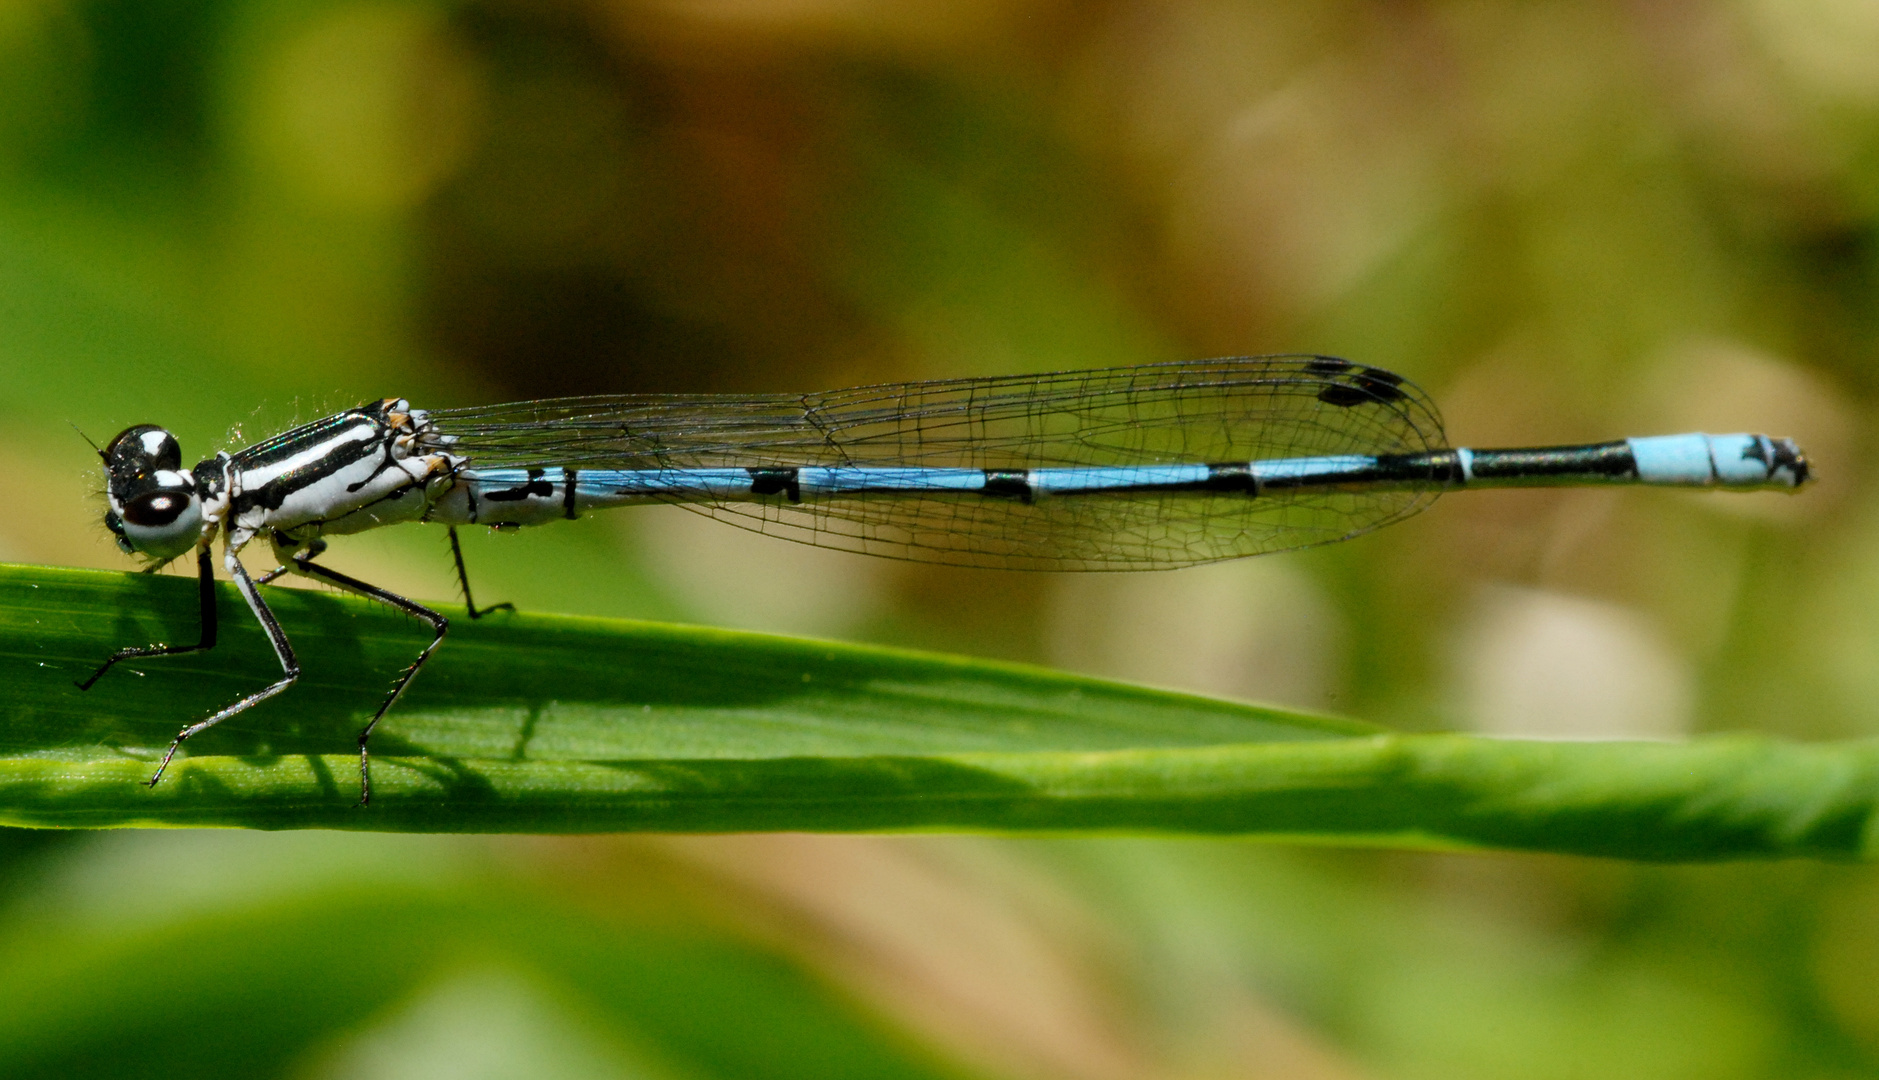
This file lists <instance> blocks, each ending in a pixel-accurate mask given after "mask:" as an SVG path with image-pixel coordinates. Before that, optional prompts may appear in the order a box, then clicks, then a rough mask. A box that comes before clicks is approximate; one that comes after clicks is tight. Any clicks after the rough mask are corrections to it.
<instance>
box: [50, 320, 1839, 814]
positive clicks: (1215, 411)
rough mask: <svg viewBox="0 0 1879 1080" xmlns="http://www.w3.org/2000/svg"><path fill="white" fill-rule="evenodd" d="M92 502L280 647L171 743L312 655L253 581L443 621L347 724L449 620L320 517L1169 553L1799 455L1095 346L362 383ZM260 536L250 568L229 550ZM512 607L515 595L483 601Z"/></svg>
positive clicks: (1774, 471)
mask: <svg viewBox="0 0 1879 1080" xmlns="http://www.w3.org/2000/svg"><path fill="white" fill-rule="evenodd" d="M100 454H101V456H102V457H103V459H104V471H105V478H106V482H107V495H108V500H109V502H110V511H109V512H108V513H107V514H106V515H105V525H106V526H107V527H108V528H109V529H110V530H111V531H112V532H113V533H115V534H116V536H117V541H118V546H119V547H121V548H123V549H124V551H126V552H127V553H131V554H135V555H140V556H143V557H144V558H146V559H147V560H149V562H150V567H149V568H150V569H156V568H157V567H160V566H162V565H163V564H165V563H168V562H170V561H171V560H173V559H177V558H180V557H181V556H183V555H185V554H187V553H189V552H190V551H192V550H193V551H194V552H195V553H196V563H197V572H198V577H199V583H200V594H199V595H200V602H201V612H202V615H201V620H202V621H201V627H202V629H201V636H200V639H199V640H198V641H196V642H195V643H194V644H188V645H166V644H155V645H147V646H138V647H133V648H125V649H120V650H119V651H118V652H116V653H114V654H112V655H111V656H110V657H109V658H108V659H107V660H105V662H104V663H103V665H101V666H100V667H99V668H98V670H97V671H96V672H94V673H93V674H92V676H91V677H90V678H89V679H86V680H85V681H84V682H83V683H81V684H79V685H80V686H81V687H83V688H89V687H90V686H91V685H92V684H93V683H95V682H97V680H98V679H99V677H100V676H102V675H103V674H104V673H105V672H106V671H108V670H109V669H110V668H111V666H112V665H113V664H115V663H118V662H119V661H122V660H129V659H132V658H140V657H150V656H167V655H174V654H177V653H187V652H194V651H197V650H200V649H207V648H210V647H212V646H213V645H214V644H215V638H216V609H215V593H214V583H213V574H212V563H211V561H210V545H211V544H212V543H213V541H214V540H215V538H216V536H217V534H218V533H219V534H220V535H221V538H222V550H223V554H222V564H223V566H224V567H226V568H227V570H228V572H229V574H230V575H231V576H232V577H233V578H234V581H235V586H236V588H237V589H239V590H240V591H241V594H242V596H243V597H244V598H245V599H246V600H247V602H248V606H249V608H250V609H251V610H252V611H253V612H254V616H255V618H256V619H257V620H259V622H260V624H261V627H262V629H263V630H264V631H265V632H266V633H267V637H268V640H269V641H270V642H271V643H272V644H273V647H274V652H275V655H276V656H277V657H278V658H279V660H280V665H281V677H280V678H279V679H278V680H276V681H275V682H273V683H272V684H271V685H268V686H266V687H263V688H262V689H260V690H257V691H255V692H254V693H251V694H249V695H247V696H246V697H243V698H242V699H241V700H239V701H236V702H235V703H233V704H231V705H229V706H228V707H227V708H225V709H222V710H221V711H219V712H217V713H215V714H214V715H213V716H210V717H208V718H207V719H204V720H199V721H197V722H195V723H193V724H190V725H188V726H186V727H184V728H183V729H182V730H181V731H180V732H178V733H177V736H176V738H175V740H174V741H173V742H172V743H171V744H170V747H169V750H168V752H167V753H165V754H164V755H163V760H162V762H161V763H160V764H159V765H158V766H157V769H156V772H155V774H154V775H152V776H151V778H150V781H149V782H150V783H151V784H155V783H156V782H157V781H158V780H160V779H161V778H162V776H163V773H164V770H165V769H167V768H168V767H169V763H170V760H171V758H173V757H174V756H175V754H176V751H177V748H178V747H180V746H181V745H182V743H183V742H184V740H186V739H188V738H190V737H191V736H193V735H197V734H200V733H201V732H203V731H205V730H207V729H209V728H211V727H214V726H215V725H216V724H219V723H221V722H222V721H224V720H226V719H228V718H229V717H231V716H234V715H235V714H237V713H239V712H242V711H244V710H246V709H249V708H252V707H253V706H255V705H257V704H259V703H260V702H262V701H265V700H267V699H268V698H270V697H273V696H274V695H275V694H278V693H280V692H281V691H283V690H285V689H287V687H289V686H291V685H292V684H293V682H294V680H295V679H296V678H297V677H298V676H299V674H300V664H299V661H298V660H297V659H295V656H294V650H293V647H292V645H291V644H290V643H289V642H288V639H287V635H286V633H285V632H284V631H283V630H282V629H281V625H280V623H279V622H278V621H277V620H276V619H275V617H274V614H273V613H272V612H271V611H269V610H268V605H267V602H266V601H265V600H264V599H263V598H262V594H261V589H260V586H262V585H265V584H267V583H269V582H271V581H273V580H275V579H276V578H278V577H279V576H281V575H282V574H285V573H290V572H291V573H296V574H301V575H304V576H306V577H310V578H313V579H315V580H318V581H322V582H325V583H326V584H329V585H333V586H336V587H338V588H340V589H344V590H346V591H348V592H353V593H357V594H359V595H361V596H365V597H368V598H370V599H372V600H376V601H379V602H380V603H383V604H387V605H389V606H391V607H394V608H396V609H398V610H401V611H405V612H408V613H410V614H411V615H414V616H417V617H418V618H420V619H423V620H424V621H425V622H427V623H429V624H430V627H431V630H432V637H431V641H430V643H429V644H428V645H426V646H425V647H424V649H423V651H421V652H420V653H419V654H418V656H417V658H416V659H415V660H413V661H412V663H411V665H410V666H409V667H407V668H405V669H404V671H403V672H402V673H401V674H400V675H399V676H398V678H397V680H396V682H395V683H394V685H393V687H392V690H391V692H390V694H388V695H387V696H386V697H385V699H384V700H383V701H382V702H381V703H380V704H379V707H378V710H377V711H376V712H375V713H373V715H372V718H371V720H370V721H369V722H368V723H367V724H366V725H365V727H364V729H363V730H361V731H360V732H359V736H358V749H359V782H360V801H361V802H362V803H363V802H366V801H368V800H369V799H370V796H371V772H370V757H369V756H368V754H367V751H366V744H367V742H368V740H369V739H370V738H371V735H372V730H373V728H375V727H376V726H377V725H378V723H379V721H380V720H381V719H382V718H383V717H384V715H385V711H386V710H387V709H389V708H390V707H391V706H392V704H393V703H394V702H396V701H397V700H398V698H399V696H400V695H401V694H403V693H404V691H405V688H406V687H408V686H409V685H410V684H411V680H412V678H413V677H414V676H415V675H416V674H417V672H418V669H419V668H421V667H422V666H423V664H424V661H425V660H426V659H428V658H429V657H430V655H431V653H432V652H433V651H435V650H436V648H437V645H438V643H439V642H441V641H442V640H443V638H444V633H445V631H446V629H447V628H448V626H449V623H448V621H447V620H446V619H445V618H444V616H443V615H442V614H440V613H439V612H437V611H434V610H432V609H431V608H429V607H427V606H425V605H423V604H419V603H417V602H415V601H412V600H408V599H406V598H405V597H402V596H398V595H396V594H394V593H391V592H389V591H387V590H385V589H381V588H378V587H377V586H374V585H370V584H368V583H366V582H363V581H360V580H358V579H356V578H353V577H349V576H347V575H345V574H342V573H340V572H338V571H336V570H332V569H330V568H328V567H326V566H325V565H323V564H321V563H319V562H316V561H315V560H316V559H317V558H318V557H319V556H320V555H321V554H322V553H324V552H325V550H326V546H327V544H326V537H328V536H332V535H338V534H344V533H354V532H361V531H363V530H366V529H371V528H376V527H378V526H381V525H392V524H397V523H400V522H407V521H426V522H432V523H435V524H440V525H444V526H446V527H447V528H448V529H449V531H450V532H449V535H450V543H451V553H452V555H453V556H454V558H455V561H456V570H457V575H458V580H459V582H460V584H461V585H462V587H463V596H464V600H465V603H466V605H467V606H468V609H469V615H470V617H471V618H477V617H479V616H481V615H483V614H485V613H486V612H487V611H489V610H492V609H481V610H479V609H478V608H477V607H476V606H475V602H474V600H473V599H472V598H471V593H470V584H469V578H468V575H467V574H466V573H465V572H464V567H463V554H462V549H461V547H460V546H459V545H458V543H457V534H456V527H457V526H459V525H488V526H494V527H496V528H498V529H510V528H518V527H520V526H523V525H538V524H543V523H546V522H550V521H557V520H560V519H563V518H575V517H579V516H580V515H582V514H584V513H586V512H587V511H590V510H598V509H602V508H607V507H615V506H634V505H643V504H648V503H677V504H680V505H683V506H686V507H689V508H691V509H694V510H697V511H699V512H701V513H704V514H708V515H710V516H712V517H715V518H719V519H721V520H723V521H727V522H729V523H731V524H733V525H740V526H743V527H745V528H748V529H753V530H756V531H758V532H762V533H767V534H770V535H774V536H781V537H784V538H786V539H790V540H796V541H800V542H802V543H807V544H814V545H817V546H821V547H831V548H840V549H842V550H846V551H855V552H862V553H866V554H869V555H883V556H887V557H890V558H899V559H911V560H916V561H921V562H935V563H947V564H952V565H959V566H978V567H1001V568H1010V569H1024V570H1157V569H1167V568H1171V567H1179V566H1189V565H1193V564H1196V563H1206V562H1214V561H1217V560H1221V559H1234V558H1239V557H1241V556H1246V555H1258V554H1263V553H1268V552H1274V551H1283V550H1286V549H1290V548H1299V547H1306V546H1310V545H1314V544H1323V543H1329V542H1332V541H1336V540H1345V539H1348V538H1350V537H1353V536H1356V535H1358V534H1359V533H1364V532H1368V531H1369V530H1371V529H1375V528H1378V527H1380V526H1383V525H1387V524H1389V523H1391V522H1394V521H1399V520H1401V519H1402V518H1404V517H1407V516H1409V515H1410V514H1413V513H1415V512H1416V511H1418V510H1421V509H1422V508H1423V507H1425V506H1427V505H1428V504H1429V503H1430V502H1431V501H1432V500H1433V499H1434V498H1435V497H1436V496H1437V495H1438V494H1440V493H1442V492H1444V491H1448V490H1453V489H1459V488H1471V487H1539V486H1554V485H1565V484H1663V485H1672V486H1679V487H1715V488H1729V489H1736V490H1748V489H1755V488H1786V489H1793V488H1797V487H1799V486H1801V484H1803V483H1804V482H1806V480H1807V478H1808V465H1807V459H1806V457H1805V456H1803V455H1802V453H1801V452H1800V450H1799V449H1798V448H1796V446H1795V445H1794V443H1793V442H1792V441H1790V440H1788V439H1772V438H1769V437H1768V436H1765V435H1702V434H1691V435H1664V436H1655V437H1649V438H1635V439H1624V440H1621V441H1618V442H1609V443H1598V444H1594V445H1588V446H1560V447H1541V448H1533V449H1514V450H1469V449H1464V448H1460V447H1450V446H1448V445H1447V444H1446V442H1445V440H1444V437H1443V433H1442V422H1441V419H1440V417H1439V416H1438V414H1437V412H1436V409H1435V406H1434V405H1433V404H1432V403H1431V402H1430V401H1429V399H1428V398H1427V397H1426V396H1425V395H1424V394H1423V393H1422V391H1420V390H1418V389H1417V388H1416V387H1415V386H1414V385H1413V384H1411V383H1408V382H1406V381H1404V380H1403V379H1402V378H1401V377H1400V376H1397V375H1394V374H1391V373H1390V372H1387V371H1384V370H1381V369H1379V368H1373V367H1364V366H1361V365H1358V364H1353V363H1350V362H1349V361H1345V360H1338V359H1334V358H1331V357H1325V356H1268V357H1244V358H1233V359H1224V360H1206V361H1200V362H1195V363H1173V364H1150V365H1146V366H1142V367H1130V368H1115V369H1111V370H1101V371H1072V372H1059V373H1056V374H1048V375H1017V376H1009V377H1003V378H989V379H951V380H942V381H937V382H915V383H895V384H888V385H881V386H868V387H861V388H859V389H854V390H841V391H836V392H834V393H828V394H807V395H768V396H759V397H726V396H712V397H665V396H660V397H650V396H632V397H580V398H559V399H552V400H545V401H529V402H521V403H518V404H513V405H497V406H491V407H486V408H469V409H440V410H432V411H426V410H423V409H417V408H413V407H412V406H411V404H410V403H409V402H407V401H405V400H403V399H401V398H386V399H384V400H381V401H376V402H372V403H370V404H366V405H361V406H359V407H358V408H356V409H350V410H347V411H346V412H342V413H339V414H337V415H335V416H329V417H327V418H326V419H324V420H317V421H315V422H313V423H311V424H307V425H304V426H302V427H298V428H295V429H293V430H292V431H288V432H286V433H284V434H281V435H276V436H274V437H273V438H271V439H267V440H265V441H263V442H260V443H257V444H255V445H253V446H250V447H248V448H246V449H244V450H238V451H235V452H233V453H227V452H224V453H219V454H217V455H216V456H215V457H213V458H210V459H208V460H207V461H204V462H202V463H201V464H199V465H197V466H196V467H195V468H194V469H191V470H188V471H184V469H183V466H182V450H181V448H180V447H179V446H178V444H177V441H176V439H175V438H174V437H173V436H171V435H170V433H169V432H167V431H165V430H163V429H162V428H159V427H156V426H154V425H148V424H144V425H139V426H137V427H133V428H129V429H127V430H125V431H124V432H123V433H122V434H120V435H118V436H117V438H115V439H113V440H111V443H110V445H109V446H107V447H106V448H105V449H104V450H102V451H100ZM257 539H259V540H264V541H266V542H267V544H268V545H269V546H270V547H272V548H273V554H274V557H275V559H276V561H277V562H278V563H279V566H278V568H276V569H274V570H272V571H269V572H268V573H266V574H265V575H263V576H261V577H251V576H250V574H249V572H248V570H247V568H246V567H245V566H243V564H242V561H241V553H242V551H243V550H244V549H245V548H246V547H247V546H248V545H249V544H250V543H251V542H253V541H255V540H257ZM495 606H496V607H506V606H508V605H502V604H499V605H495Z"/></svg>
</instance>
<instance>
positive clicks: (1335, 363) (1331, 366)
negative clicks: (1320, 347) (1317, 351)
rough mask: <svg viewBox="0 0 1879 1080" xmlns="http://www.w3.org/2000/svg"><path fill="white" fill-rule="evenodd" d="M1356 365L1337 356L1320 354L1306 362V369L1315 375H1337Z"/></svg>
mask: <svg viewBox="0 0 1879 1080" xmlns="http://www.w3.org/2000/svg"><path fill="white" fill-rule="evenodd" d="M1356 366H1357V365H1356V364H1353V363H1351V362H1350V361H1349V360H1339V359H1338V358H1337V357H1335V356H1320V357H1317V358H1315V359H1312V360H1308V361H1306V362H1305V370H1306V371H1308V372H1310V373H1311V374H1313V375H1336V374H1338V373H1339V372H1344V371H1349V370H1350V369H1352V368H1354V367H1356Z"/></svg>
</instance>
